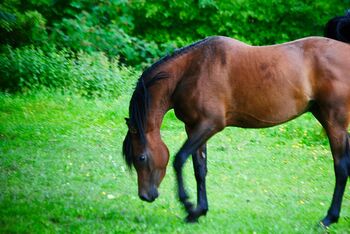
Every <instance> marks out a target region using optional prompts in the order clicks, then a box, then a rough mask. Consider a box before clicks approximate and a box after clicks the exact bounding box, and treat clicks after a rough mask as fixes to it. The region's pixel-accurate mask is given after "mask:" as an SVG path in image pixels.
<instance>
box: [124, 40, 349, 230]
mask: <svg viewBox="0 0 350 234" xmlns="http://www.w3.org/2000/svg"><path fill="white" fill-rule="evenodd" d="M172 108H173V109H174V111H175V114H176V116H177V118H178V119H180V120H181V121H183V122H184V123H185V127H186V132H187V135H188V138H187V140H186V141H185V143H184V145H183V146H182V147H181V149H180V150H179V152H178V153H177V154H176V156H175V160H174V163H173V166H174V168H175V172H176V178H177V184H178V195H179V199H180V201H181V202H182V203H183V205H184V206H185V208H186V211H187V213H188V216H187V221H189V222H193V221H196V220H197V219H198V217H200V216H201V215H205V214H206V212H207V211H208V202H207V196H206V186H205V176H206V172H207V166H206V159H207V154H206V142H207V140H208V139H209V138H210V137H211V136H213V135H214V134H215V133H217V132H219V131H221V130H222V129H224V128H225V127H226V126H238V127H243V128H265V127H270V126H275V125H277V124H281V123H284V122H287V121H289V120H291V119H294V118H296V117H298V116H300V115H301V114H303V113H305V112H311V113H312V114H313V115H314V116H315V117H316V119H318V121H319V122H320V123H321V124H322V126H323V127H324V129H325V131H326V133H327V136H328V138H329V142H330V146H331V152H332V155H333V159H334V170H335V177H336V185H335V189H334V194H333V199H332V203H331V206H330V208H329V210H328V213H327V215H326V217H325V218H324V219H323V220H322V224H323V225H325V226H329V225H330V224H332V223H334V222H337V220H338V218H339V213H340V208H341V202H342V197H343V193H344V189H345V185H346V182H347V179H348V176H349V172H350V156H349V153H350V152H349V137H348V133H347V127H348V124H349V116H350V115H349V114H350V113H349V111H350V45H348V44H345V43H342V42H339V41H335V40H332V39H326V38H321V37H311V38H305V39H301V40H297V41H293V42H289V43H285V44H280V45H272V46H249V45H246V44H244V43H242V42H239V41H237V40H234V39H231V38H227V37H209V38H207V39H204V40H202V41H199V42H197V43H194V44H192V45H190V46H187V47H185V48H182V49H180V50H177V51H176V52H175V53H174V54H172V55H170V56H166V57H164V58H163V59H161V60H159V61H158V62H157V63H155V64H153V65H152V66H151V67H150V68H148V69H147V70H146V71H145V72H144V73H143V74H142V76H141V77H140V79H139V80H138V83H137V86H136V89H135V91H134V93H133V95H132V98H131V101H130V109H129V117H130V118H129V119H126V120H127V125H128V128H129V130H128V133H127V135H126V137H125V140H124V143H123V154H124V157H125V160H126V162H127V164H128V165H129V166H130V167H131V166H132V165H134V167H135V169H136V171H137V176H138V191H139V196H140V198H141V199H142V200H145V201H148V202H152V201H154V200H155V199H156V198H157V197H158V191H157V188H158V186H159V184H160V183H161V181H162V179H163V177H164V175H165V171H166V166H167V164H168V160H169V151H168V149H167V147H166V146H165V144H164V143H163V141H162V140H161V135H160V126H161V123H162V119H163V117H164V115H165V113H166V112H167V111H168V110H169V109H172ZM191 154H192V158H193V166H194V172H195V178H196V181H197V206H196V207H194V206H193V205H192V204H191V203H190V202H189V201H188V196H187V193H186V190H185V188H184V184H183V177H182V167H183V165H184V163H185V161H186V160H187V158H188V157H189V155H191Z"/></svg>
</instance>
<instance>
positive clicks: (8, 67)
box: [0, 46, 136, 97]
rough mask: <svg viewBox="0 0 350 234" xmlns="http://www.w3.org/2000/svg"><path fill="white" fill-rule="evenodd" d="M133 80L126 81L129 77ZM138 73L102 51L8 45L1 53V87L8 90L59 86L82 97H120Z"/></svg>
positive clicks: (57, 87)
mask: <svg viewBox="0 0 350 234" xmlns="http://www.w3.org/2000/svg"><path fill="white" fill-rule="evenodd" d="M128 79H130V80H132V82H126V80H128ZM135 80H136V73H135V72H134V71H132V70H130V69H128V68H126V67H124V66H121V65H119V63H118V60H109V59H108V58H107V57H106V56H105V55H104V54H103V53H101V52H94V53H92V54H87V53H85V52H79V53H76V54H73V53H72V52H69V51H67V50H56V49H51V51H49V52H47V51H46V52H44V51H43V50H41V49H39V48H34V47H33V46H29V47H23V48H17V49H12V48H11V47H7V48H6V49H5V50H4V51H3V53H2V54H1V56H0V87H1V89H2V90H7V91H26V90H32V89H39V88H50V89H59V90H62V91H65V92H74V93H77V94H80V95H83V96H103V95H110V96H114V97H117V96H119V95H120V94H121V93H123V92H126V91H127V90H129V89H131V88H132V86H131V85H130V84H132V83H134V82H135Z"/></svg>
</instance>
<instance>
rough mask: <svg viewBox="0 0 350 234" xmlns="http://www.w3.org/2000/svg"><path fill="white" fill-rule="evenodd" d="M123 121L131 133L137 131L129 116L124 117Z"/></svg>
mask: <svg viewBox="0 0 350 234" xmlns="http://www.w3.org/2000/svg"><path fill="white" fill-rule="evenodd" d="M125 123H126V125H128V128H129V131H130V132H131V133H133V134H136V133H137V131H136V128H135V127H134V126H132V125H131V124H130V119H129V118H125Z"/></svg>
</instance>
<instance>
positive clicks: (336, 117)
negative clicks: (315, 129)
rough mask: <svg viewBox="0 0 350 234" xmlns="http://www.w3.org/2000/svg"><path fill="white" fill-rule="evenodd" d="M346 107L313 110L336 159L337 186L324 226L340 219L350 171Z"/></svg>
mask: <svg viewBox="0 0 350 234" xmlns="http://www.w3.org/2000/svg"><path fill="white" fill-rule="evenodd" d="M345 109H346V108H339V109H330V108H329V109H324V110H322V109H320V108H318V109H317V110H314V111H313V114H314V115H315V117H316V118H317V119H318V120H319V121H320V123H321V124H322V125H323V127H324V128H325V130H326V132H327V136H328V138H329V143H330V147H331V151H332V156H333V160H334V172H335V188H334V193H333V198H332V203H331V206H330V208H329V209H328V213H327V215H326V217H325V218H324V219H323V220H322V224H323V225H324V226H329V225H331V224H332V223H335V222H337V221H338V218H339V214H340V209H341V203H342V199H343V194H344V190H345V186H346V182H347V179H348V176H349V172H350V156H349V154H350V152H349V137H348V133H347V126H348V123H349V118H348V112H347V111H345Z"/></svg>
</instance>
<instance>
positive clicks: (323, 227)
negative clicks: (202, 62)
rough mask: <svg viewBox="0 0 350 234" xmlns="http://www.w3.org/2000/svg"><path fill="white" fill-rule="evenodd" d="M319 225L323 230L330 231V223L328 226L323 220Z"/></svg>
mask: <svg viewBox="0 0 350 234" xmlns="http://www.w3.org/2000/svg"><path fill="white" fill-rule="evenodd" d="M319 227H320V228H322V230H324V231H328V228H329V225H328V226H326V225H325V224H324V223H323V221H320V223H319Z"/></svg>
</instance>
